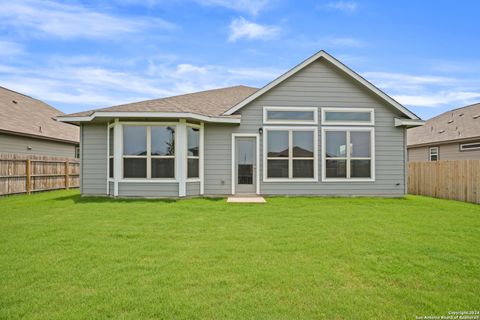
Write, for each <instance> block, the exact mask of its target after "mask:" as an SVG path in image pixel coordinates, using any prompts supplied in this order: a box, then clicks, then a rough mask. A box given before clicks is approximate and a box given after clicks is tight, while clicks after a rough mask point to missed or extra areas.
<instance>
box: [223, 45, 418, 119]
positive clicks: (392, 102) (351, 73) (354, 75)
mask: <svg viewBox="0 0 480 320" xmlns="http://www.w3.org/2000/svg"><path fill="white" fill-rule="evenodd" d="M318 59H325V60H327V61H328V62H330V63H331V64H333V65H334V66H336V67H337V68H338V69H340V70H341V71H342V72H344V73H345V74H347V75H348V76H350V77H351V78H353V79H354V80H356V81H357V82H358V83H360V84H361V85H363V86H364V87H365V88H367V89H368V90H370V91H371V92H373V93H374V94H376V95H377V96H379V97H380V98H381V99H383V100H384V101H386V102H387V103H388V104H390V105H392V106H393V107H394V108H396V109H398V110H399V111H400V112H402V113H403V114H404V115H405V116H406V117H407V118H408V119H413V120H420V118H419V117H418V116H417V115H416V114H414V113H413V112H411V111H410V110H408V109H407V108H405V107H404V106H402V105H401V104H400V103H399V102H397V101H395V100H394V99H393V98H392V97H390V96H389V95H387V94H386V93H385V92H383V91H382V90H380V89H378V88H377V87H375V86H374V85H373V84H372V83H370V82H369V81H367V80H365V79H364V78H363V77H361V76H360V75H359V74H358V73H356V72H355V71H353V70H352V69H350V68H348V67H347V66H346V65H344V64H343V63H341V62H340V61H338V60H337V59H335V58H334V57H332V56H331V55H330V54H328V53H327V52H325V51H324V50H320V51H319V52H317V53H316V54H314V55H312V56H311V57H310V58H308V59H306V60H305V61H303V62H301V63H300V64H298V65H297V66H295V67H293V68H292V69H290V70H289V71H287V72H286V73H284V74H283V75H281V76H280V77H278V78H276V79H275V80H273V81H272V82H270V83H269V84H267V85H266V86H264V87H263V88H261V89H260V90H258V91H257V92H255V93H254V94H252V95H251V96H249V97H247V98H246V99H245V100H242V101H241V102H239V103H238V104H236V105H235V106H233V107H232V108H230V109H228V110H227V111H226V112H225V114H226V115H232V114H234V113H235V112H237V111H238V110H240V109H241V108H243V107H244V106H246V105H247V104H248V103H250V102H252V101H253V100H255V99H257V98H258V97H260V96H261V95H263V94H264V93H266V92H267V91H269V90H271V89H272V88H274V87H275V86H277V85H278V84H280V83H282V82H283V81H285V80H286V79H288V78H290V77H291V76H293V75H294V74H295V73H297V72H299V71H300V70H302V69H303V68H305V67H307V66H308V65H310V64H311V63H313V62H315V61H317V60H318ZM419 124H420V123H419Z"/></svg>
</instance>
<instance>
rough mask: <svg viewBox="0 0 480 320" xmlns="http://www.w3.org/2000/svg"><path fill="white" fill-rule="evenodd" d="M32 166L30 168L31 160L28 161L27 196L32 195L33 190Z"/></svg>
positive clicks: (26, 169) (26, 166)
mask: <svg viewBox="0 0 480 320" xmlns="http://www.w3.org/2000/svg"><path fill="white" fill-rule="evenodd" d="M30 170H31V166H30V159H27V162H26V165H25V171H26V174H27V182H26V187H27V190H26V191H27V194H30V191H31V189H32V185H31V182H32V181H31V172H30Z"/></svg>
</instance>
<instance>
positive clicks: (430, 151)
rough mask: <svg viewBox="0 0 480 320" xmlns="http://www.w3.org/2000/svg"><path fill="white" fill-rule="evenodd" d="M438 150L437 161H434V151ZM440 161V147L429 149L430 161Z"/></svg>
mask: <svg viewBox="0 0 480 320" xmlns="http://www.w3.org/2000/svg"><path fill="white" fill-rule="evenodd" d="M433 150H436V151H437V154H436V155H437V160H432V151H433ZM438 160H440V150H439V148H438V147H429V148H428V161H438Z"/></svg>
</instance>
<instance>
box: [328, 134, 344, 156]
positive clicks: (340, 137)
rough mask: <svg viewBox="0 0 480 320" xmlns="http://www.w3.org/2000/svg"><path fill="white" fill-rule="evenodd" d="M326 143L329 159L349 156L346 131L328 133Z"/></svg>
mask: <svg viewBox="0 0 480 320" xmlns="http://www.w3.org/2000/svg"><path fill="white" fill-rule="evenodd" d="M325 142H326V147H325V150H326V153H325V156H326V157H327V158H335V157H346V156H347V134H346V132H345V131H326V132H325Z"/></svg>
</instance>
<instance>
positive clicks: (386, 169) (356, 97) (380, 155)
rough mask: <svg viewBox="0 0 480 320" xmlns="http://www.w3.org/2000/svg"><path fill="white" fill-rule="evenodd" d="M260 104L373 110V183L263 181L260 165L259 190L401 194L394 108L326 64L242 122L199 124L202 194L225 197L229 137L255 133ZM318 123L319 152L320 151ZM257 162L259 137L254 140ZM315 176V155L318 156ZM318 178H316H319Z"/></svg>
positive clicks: (282, 88)
mask: <svg viewBox="0 0 480 320" xmlns="http://www.w3.org/2000/svg"><path fill="white" fill-rule="evenodd" d="M264 106H288V107H319V118H320V108H321V107H346V108H351V107H366V108H374V110H375V155H376V157H375V162H376V164H375V167H376V168H375V169H376V180H375V182H335V183H334V182H328V183H326V182H324V183H323V182H321V181H319V182H293V181H292V182H263V181H262V180H263V179H262V178H263V165H262V163H260V181H261V183H260V192H261V193H262V194H272V195H274V194H288V195H296V194H298V195H379V196H402V195H404V193H405V192H404V191H405V185H404V183H405V171H404V168H405V167H404V164H405V159H404V157H405V153H404V146H405V141H404V129H402V128H396V127H395V126H394V118H395V117H400V116H401V114H400V112H399V111H398V110H396V109H394V108H393V107H391V106H389V105H388V104H386V103H385V102H383V101H382V100H380V99H379V98H378V97H376V96H374V95H373V94H371V93H370V92H368V91H367V90H366V89H365V88H363V87H361V86H359V85H358V84H357V83H355V82H354V81H353V80H351V79H349V78H347V76H345V75H343V74H342V73H341V72H337V70H336V69H335V67H334V66H332V65H330V64H328V63H326V62H315V63H313V64H311V65H310V66H308V67H306V68H305V69H303V70H302V71H300V72H298V73H297V74H296V75H294V76H293V77H291V78H289V79H287V80H286V81H284V82H283V83H281V84H280V85H278V86H277V87H275V88H274V89H272V90H270V91H269V92H267V93H265V94H264V95H263V96H261V97H260V98H258V99H257V100H255V101H253V102H252V103H250V104H249V105H247V106H246V107H244V108H243V109H242V110H241V114H242V120H241V121H242V123H241V124H240V126H232V125H230V126H229V125H215V124H206V125H205V194H206V195H225V194H230V193H231V134H232V133H234V132H236V133H258V129H259V128H260V127H263V114H262V111H263V107H264ZM320 128H321V125H320V124H319V130H318V134H319V139H318V143H319V148H318V150H319V151H320V150H321V146H320V144H321V137H320V135H321V130H320ZM260 145H261V148H260V149H261V150H260V152H261V154H260V162H262V158H263V156H262V152H263V145H262V138H261V141H260ZM318 161H319V163H318V170H319V171H318V172H319V177H321V172H322V171H321V170H322V164H321V157H320V155H319V157H318ZM319 179H320V178H319Z"/></svg>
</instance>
